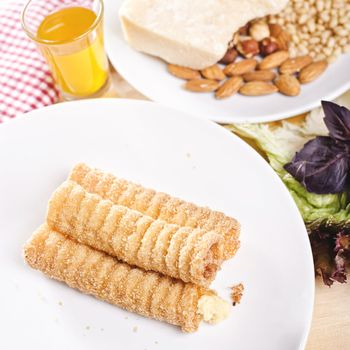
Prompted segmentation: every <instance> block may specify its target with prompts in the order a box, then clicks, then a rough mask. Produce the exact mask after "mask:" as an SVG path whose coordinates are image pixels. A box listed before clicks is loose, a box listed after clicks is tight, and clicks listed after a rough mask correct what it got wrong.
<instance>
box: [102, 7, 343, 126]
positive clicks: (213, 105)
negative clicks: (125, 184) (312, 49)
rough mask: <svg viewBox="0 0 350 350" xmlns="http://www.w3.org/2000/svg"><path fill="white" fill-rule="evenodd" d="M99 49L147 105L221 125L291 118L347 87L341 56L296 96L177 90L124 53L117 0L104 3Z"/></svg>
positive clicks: (156, 66)
mask: <svg viewBox="0 0 350 350" xmlns="http://www.w3.org/2000/svg"><path fill="white" fill-rule="evenodd" d="M104 2H105V7H106V9H105V45H106V49H107V52H108V56H109V58H110V61H111V62H112V64H113V66H114V67H115V69H116V70H117V71H118V72H119V73H120V74H121V75H122V76H123V77H124V78H125V79H126V80H127V81H128V82H129V83H130V84H131V85H133V87H134V88H135V89H137V90H139V91H140V92H141V93H142V94H144V95H145V96H147V97H148V98H150V99H151V100H153V101H156V102H160V103H162V104H164V105H167V106H170V107H173V108H176V109H179V110H181V111H184V112H187V113H190V114H193V115H196V116H198V117H200V118H204V119H211V120H215V121H217V122H222V123H241V122H249V123H257V122H267V121H272V120H278V119H283V118H287V117H290V116H294V115H297V114H299V113H303V112H306V111H310V110H311V109H313V108H315V107H317V106H319V105H320V101H321V100H322V99H324V100H331V99H334V98H335V97H337V96H339V95H341V94H342V93H343V92H345V91H346V90H347V89H349V88H350V69H349V65H350V53H349V54H346V55H343V56H342V57H341V58H339V59H338V61H337V62H336V63H335V64H333V65H331V66H330V67H329V68H328V69H327V71H326V72H325V73H324V74H323V75H322V76H321V77H320V78H319V79H318V80H317V81H315V82H313V83H310V84H308V85H303V86H302V90H301V91H302V92H301V94H300V95H299V96H298V97H287V96H283V95H281V94H273V95H270V96H262V97H246V96H242V95H235V96H233V97H231V98H228V99H225V100H216V99H215V98H214V94H213V93H209V94H205V93H204V94H200V93H193V92H189V91H186V90H184V89H183V88H182V85H183V81H182V80H181V79H178V78H175V77H173V76H172V75H170V74H169V73H168V72H167V70H166V64H165V63H164V62H163V61H161V60H159V59H157V58H154V57H151V56H148V55H145V54H142V53H140V52H137V51H135V50H133V49H132V48H130V47H129V46H128V44H127V43H126V41H125V40H124V38H123V34H122V31H121V27H120V21H119V17H118V9H119V7H120V5H121V3H122V2H123V0H105V1H104Z"/></svg>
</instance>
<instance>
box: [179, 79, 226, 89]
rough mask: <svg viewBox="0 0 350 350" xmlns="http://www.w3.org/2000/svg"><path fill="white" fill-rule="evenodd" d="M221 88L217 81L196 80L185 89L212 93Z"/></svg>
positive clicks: (188, 83) (190, 82)
mask: <svg viewBox="0 0 350 350" xmlns="http://www.w3.org/2000/svg"><path fill="white" fill-rule="evenodd" d="M219 86H220V83H219V82H218V81H216V80H210V79H196V80H189V81H188V82H187V83H186V84H185V86H184V87H185V89H187V90H190V91H194V92H211V91H215V90H216V89H217V88H218V87H219Z"/></svg>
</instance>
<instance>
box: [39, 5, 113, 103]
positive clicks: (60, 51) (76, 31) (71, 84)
mask: <svg viewBox="0 0 350 350" xmlns="http://www.w3.org/2000/svg"><path fill="white" fill-rule="evenodd" d="M96 18H97V17H96V14H95V13H94V12H93V11H91V10H90V9H88V8H84V7H68V8H63V9H61V10H58V11H57V12H54V13H51V14H49V15H48V16H46V17H45V18H44V20H43V21H42V22H41V24H40V26H39V28H38V30H37V39H38V41H39V42H41V43H43V42H44V43H45V45H42V46H40V48H41V50H42V51H43V54H44V56H45V57H46V60H47V61H48V63H49V65H50V66H51V69H52V72H53V74H54V78H55V80H56V81H57V83H58V84H59V86H60V87H61V89H62V91H63V93H65V94H68V95H72V96H82V97H83V96H89V95H92V94H93V93H95V92H97V91H98V90H99V89H100V88H101V87H102V86H103V85H104V84H105V83H106V81H107V78H108V62H107V58H106V55H105V51H104V47H103V32H102V24H101V23H100V24H99V26H98V27H96V29H94V30H92V29H93V28H94V22H95V21H96Z"/></svg>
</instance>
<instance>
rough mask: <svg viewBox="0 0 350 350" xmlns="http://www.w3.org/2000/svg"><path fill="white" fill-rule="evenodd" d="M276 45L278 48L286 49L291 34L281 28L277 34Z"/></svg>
mask: <svg viewBox="0 0 350 350" xmlns="http://www.w3.org/2000/svg"><path fill="white" fill-rule="evenodd" d="M276 40H277V45H278V48H279V49H280V50H288V47H289V43H290V41H291V40H292V36H291V35H290V34H289V33H288V32H287V31H285V30H282V31H281V32H280V33H279V34H278V35H277V38H276Z"/></svg>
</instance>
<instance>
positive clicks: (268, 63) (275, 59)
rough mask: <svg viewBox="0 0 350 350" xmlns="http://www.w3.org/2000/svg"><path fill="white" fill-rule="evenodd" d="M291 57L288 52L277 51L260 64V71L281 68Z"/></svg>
mask: <svg viewBox="0 0 350 350" xmlns="http://www.w3.org/2000/svg"><path fill="white" fill-rule="evenodd" d="M288 57H289V54H288V51H276V52H274V53H272V54H271V55H268V56H266V57H265V58H264V59H263V60H262V61H261V62H260V63H259V69H263V70H264V69H271V68H276V67H279V66H280V65H281V64H282V63H283V62H284V61H285V60H287V59H288Z"/></svg>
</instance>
